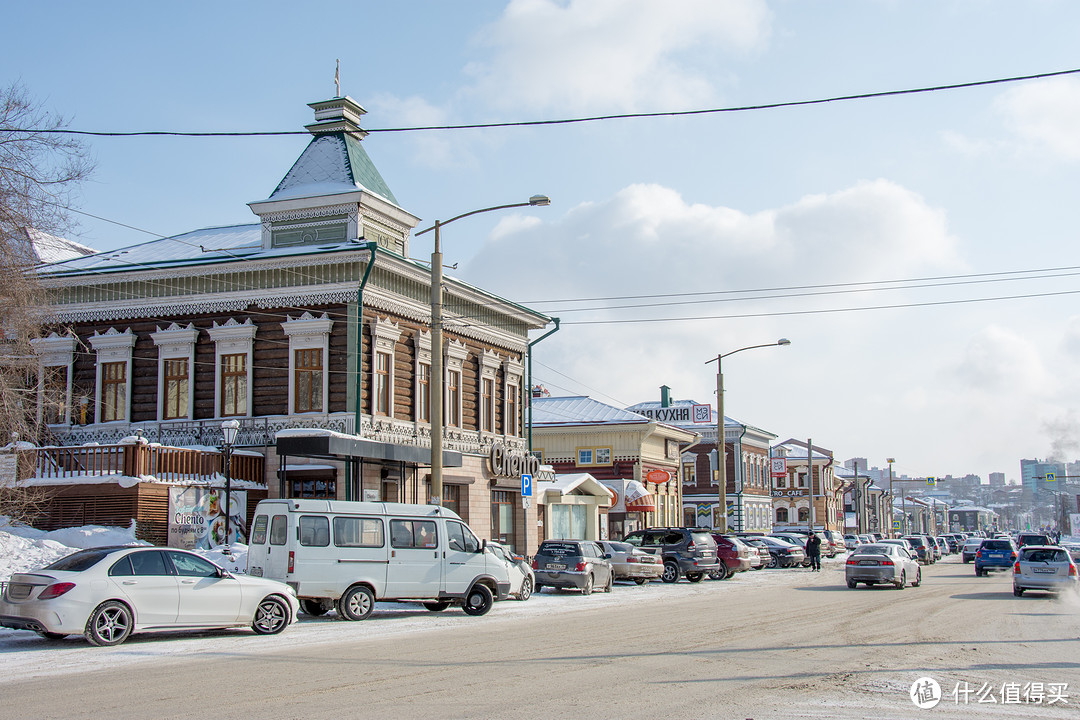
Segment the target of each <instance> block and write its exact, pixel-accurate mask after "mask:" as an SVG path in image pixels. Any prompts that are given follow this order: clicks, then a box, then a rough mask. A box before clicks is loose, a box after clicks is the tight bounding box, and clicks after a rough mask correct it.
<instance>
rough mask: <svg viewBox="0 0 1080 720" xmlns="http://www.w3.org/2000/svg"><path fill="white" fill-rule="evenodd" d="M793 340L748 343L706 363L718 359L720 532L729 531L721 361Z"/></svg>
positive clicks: (787, 343)
mask: <svg viewBox="0 0 1080 720" xmlns="http://www.w3.org/2000/svg"><path fill="white" fill-rule="evenodd" d="M790 344H791V341H790V340H788V339H787V338H780V339H779V340H777V341H776V342H774V343H765V344H763V345H747V346H746V347H741V348H739V349H738V350H732V351H731V352H726V353H721V354H720V355H717V356H716V357H715V358H713V359H712V360H706V361H705V364H706V365H708V364H709V363H711V362H713V360H715V361H716V415H717V418H716V432H717V435H716V464H717V465H718V466H719V470H718V472H717V484H718V485H719V486H720V489H719V500H720V506H719V511H720V523H719V525H718V527H717V528H716V529H717V530H718V531H719V532H722V533H726V532H727V438H726V437H724V373H723V370H722V368H721V361H722V360H723V359H724V358H726V357H728V356H729V355H734V354H735V353H739V352H742V351H743V350H753V349H754V348H763V347H773V346H776V345H790Z"/></svg>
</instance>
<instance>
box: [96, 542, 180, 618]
mask: <svg viewBox="0 0 1080 720" xmlns="http://www.w3.org/2000/svg"><path fill="white" fill-rule="evenodd" d="M109 575H110V576H111V578H112V580H113V581H114V582H115V583H116V584H117V585H119V586H120V590H121V591H122V592H123V593H124V595H126V596H127V597H128V600H130V601H131V606H132V607H133V608H134V609H135V623H136V624H137V625H141V626H147V627H153V626H156V627H160V626H163V625H172V624H173V623H175V622H176V617H177V614H178V613H179V609H180V592H179V586H178V585H177V582H176V576H175V575H173V574H172V572H171V569H170V567H169V566H168V565H167V564H166V562H165V555H164V553H163V552H162V551H160V550H140V551H139V552H133V553H131V554H130V555H125V556H124V557H122V558H120V559H119V560H118V561H117V562H116V563H115V564H113V566H112V567H111V568H109Z"/></svg>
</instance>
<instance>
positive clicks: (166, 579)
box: [0, 546, 299, 645]
mask: <svg viewBox="0 0 1080 720" xmlns="http://www.w3.org/2000/svg"><path fill="white" fill-rule="evenodd" d="M298 610H299V602H298V601H297V599H296V593H295V592H293V590H292V588H290V587H289V586H288V585H286V584H284V583H280V582H277V581H276V580H268V579H265V578H256V577H250V576H247V575H233V574H232V573H230V572H229V571H227V570H224V569H222V568H220V567H218V566H217V565H215V564H213V563H212V562H210V561H209V560H207V559H205V558H203V557H201V556H199V555H196V554H195V553H191V552H187V551H186V550H176V549H173V548H155V547H145V546H143V547H103V548H92V549H89V550H80V551H79V552H76V553H73V554H71V555H68V556H67V557H64V558H61V559H60V560H57V561H56V562H54V563H53V564H51V565H49V566H47V567H45V568H42V569H41V570H37V571H35V572H30V573H15V574H14V575H12V576H11V580H10V581H9V582H8V583H7V584H6V586H5V588H4V593H3V596H2V597H0V626H3V627H9V628H15V629H17V630H32V631H34V632H36V633H37V634H39V635H41V636H42V637H45V638H48V639H50V640H58V639H61V638H64V637H66V636H68V635H75V634H83V635H85V636H86V639H87V641H89V642H90V643H91V644H92V645H119V644H120V643H122V642H124V641H125V640H127V639H128V637H129V636H130V635H131V634H132V633H133V632H141V631H148V630H154V631H158V630H195V629H200V630H201V629H208V628H232V627H251V629H252V630H254V631H255V632H256V633H258V634H260V635H273V634H276V633H279V632H281V631H282V630H284V629H285V628H286V627H287V626H288V625H289V623H291V622H292V621H293V620H294V619H295V618H296V613H297V611H298Z"/></svg>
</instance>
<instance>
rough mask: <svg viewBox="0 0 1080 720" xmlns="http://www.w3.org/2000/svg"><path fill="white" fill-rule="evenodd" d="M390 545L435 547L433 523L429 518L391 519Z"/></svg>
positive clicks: (396, 546)
mask: <svg viewBox="0 0 1080 720" xmlns="http://www.w3.org/2000/svg"><path fill="white" fill-rule="evenodd" d="M390 545H391V547H395V548H435V547H438V546H439V539H438V538H437V537H436V536H435V523H433V522H431V521H430V520H391V521H390Z"/></svg>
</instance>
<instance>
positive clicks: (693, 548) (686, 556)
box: [623, 527, 720, 583]
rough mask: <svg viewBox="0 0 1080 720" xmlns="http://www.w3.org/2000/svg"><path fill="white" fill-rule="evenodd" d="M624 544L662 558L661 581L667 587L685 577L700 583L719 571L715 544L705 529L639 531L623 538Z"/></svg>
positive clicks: (674, 528)
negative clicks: (662, 570)
mask: <svg viewBox="0 0 1080 720" xmlns="http://www.w3.org/2000/svg"><path fill="white" fill-rule="evenodd" d="M623 542H626V543H630V544H631V545H633V546H634V547H639V548H641V549H642V550H648V551H649V552H651V553H653V554H654V555H659V556H660V557H662V558H663V559H664V574H663V576H662V577H661V578H660V579H661V580H663V581H664V582H666V583H673V582H677V581H678V579H679V578H680V577H682V576H683V575H686V579H687V580H689V581H690V582H700V581H701V579H702V578H704V577H705V575H706V573H711V572H717V571H719V570H720V561H719V560H718V559H717V557H716V541H715V540H713V538H712V534H711V533H710V532H709V531H708V530H706V529H704V528H701V529H699V528H682V527H672V528H649V529H648V530H636V531H634V532H632V533H630V534H629V535H627V536H626V537H624V538H623Z"/></svg>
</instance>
